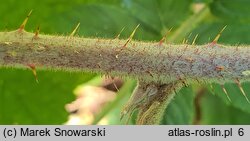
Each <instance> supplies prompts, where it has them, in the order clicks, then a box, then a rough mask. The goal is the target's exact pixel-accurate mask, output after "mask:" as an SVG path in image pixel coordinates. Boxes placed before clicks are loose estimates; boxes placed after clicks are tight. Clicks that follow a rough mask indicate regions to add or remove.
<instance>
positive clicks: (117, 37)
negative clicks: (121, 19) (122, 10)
mask: <svg viewBox="0 0 250 141" xmlns="http://www.w3.org/2000/svg"><path fill="white" fill-rule="evenodd" d="M124 29H125V27H123V28H122V30H121V31H120V32H119V34H118V35H117V36H115V39H119V38H120V36H121V34H122V32H123V30H124Z"/></svg>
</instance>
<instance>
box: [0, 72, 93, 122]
mask: <svg viewBox="0 0 250 141" xmlns="http://www.w3.org/2000/svg"><path fill="white" fill-rule="evenodd" d="M37 73H38V78H39V83H36V81H35V78H34V76H33V74H32V72H31V70H29V69H27V70H15V69H5V68H1V69H0V78H1V79H0V124H62V123H64V122H65V121H66V120H67V116H68V113H67V112H66V110H65V109H64V106H65V104H67V103H69V102H71V101H72V100H73V99H74V95H73V94H72V90H73V89H74V88H75V86H76V85H78V84H80V83H83V82H85V81H87V80H89V79H91V78H92V77H93V75H90V74H86V75H79V74H77V73H64V72H62V71H56V72H49V71H38V72H37Z"/></svg>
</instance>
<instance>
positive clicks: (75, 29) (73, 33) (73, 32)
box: [70, 22, 80, 37]
mask: <svg viewBox="0 0 250 141" xmlns="http://www.w3.org/2000/svg"><path fill="white" fill-rule="evenodd" d="M79 26H80V22H79V23H78V24H77V25H76V27H75V28H74V30H73V31H72V32H71V34H70V37H73V36H74V35H75V34H76V31H77V29H78V28H79Z"/></svg>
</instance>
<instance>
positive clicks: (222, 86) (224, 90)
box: [220, 85, 232, 102]
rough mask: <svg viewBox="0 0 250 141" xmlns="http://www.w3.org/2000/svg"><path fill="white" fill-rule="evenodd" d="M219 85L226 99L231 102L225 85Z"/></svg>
mask: <svg viewBox="0 0 250 141" xmlns="http://www.w3.org/2000/svg"><path fill="white" fill-rule="evenodd" d="M220 86H221V88H222V90H223V92H224V93H225V94H226V96H227V99H228V100H229V101H230V102H232V100H231V98H230V97H229V94H228V92H227V90H226V88H225V86H224V85H220Z"/></svg>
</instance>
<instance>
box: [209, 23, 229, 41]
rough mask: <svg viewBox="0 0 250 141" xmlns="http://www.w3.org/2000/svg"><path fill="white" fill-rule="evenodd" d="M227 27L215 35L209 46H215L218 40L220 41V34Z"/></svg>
mask: <svg viewBox="0 0 250 141" xmlns="http://www.w3.org/2000/svg"><path fill="white" fill-rule="evenodd" d="M226 27H227V25H225V26H224V27H223V28H222V29H221V31H220V32H219V33H218V34H217V35H216V37H215V38H214V40H213V41H212V43H211V45H215V44H217V43H218V40H219V39H220V36H221V34H222V32H223V31H224V30H225V29H226Z"/></svg>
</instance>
